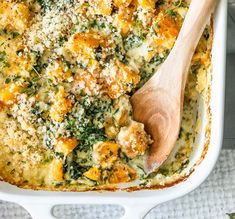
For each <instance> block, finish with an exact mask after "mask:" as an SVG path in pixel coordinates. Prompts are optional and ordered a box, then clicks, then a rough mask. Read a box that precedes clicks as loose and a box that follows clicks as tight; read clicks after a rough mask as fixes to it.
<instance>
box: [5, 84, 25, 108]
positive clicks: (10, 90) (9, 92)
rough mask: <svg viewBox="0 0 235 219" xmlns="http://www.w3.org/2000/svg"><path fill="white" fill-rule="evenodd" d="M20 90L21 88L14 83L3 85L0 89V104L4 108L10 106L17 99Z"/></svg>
mask: <svg viewBox="0 0 235 219" xmlns="http://www.w3.org/2000/svg"><path fill="white" fill-rule="evenodd" d="M21 88H22V86H20V85H19V84H18V83H16V82H12V83H9V84H6V85H4V87H3V88H1V89H0V102H1V103H2V104H4V105H6V106H11V105H12V104H14V103H15V102H16V101H17V97H18V95H19V94H20V93H21Z"/></svg>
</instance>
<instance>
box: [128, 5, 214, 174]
mask: <svg viewBox="0 0 235 219" xmlns="http://www.w3.org/2000/svg"><path fill="white" fill-rule="evenodd" d="M216 3H217V0H192V2H191V4H190V8H189V11H188V13H187V16H186V18H185V20H184V23H183V26H182V28H181V30H180V33H179V36H178V38H177V40H176V42H175V45H174V47H173V49H172V51H171V53H170V54H169V56H168V57H167V59H166V61H165V62H164V63H163V64H162V66H161V67H160V68H159V70H158V71H157V72H156V73H155V74H154V75H153V76H152V78H150V80H149V81H148V82H147V83H146V84H145V85H144V86H143V87H142V88H140V89H139V90H138V91H137V92H136V93H135V94H134V95H133V96H132V97H131V103H132V106H133V112H134V114H133V115H134V119H135V120H137V121H139V122H142V123H144V124H145V128H146V131H147V132H148V133H149V134H150V135H151V136H152V138H153V140H154V143H153V144H152V145H151V147H150V149H149V152H148V154H147V158H146V169H147V171H148V172H152V171H153V170H155V169H156V168H158V167H159V166H160V165H162V164H163V163H164V162H165V160H166V159H167V158H168V156H169V155H170V153H171V151H172V149H173V148H174V145H175V143H176V140H177V138H178V134H179V130H180V123H181V117H182V111H183V101H184V91H185V85H186V82H187V77H188V72H189V67H190V63H191V59H192V56H193V54H194V52H195V49H196V47H197V44H198V42H199V40H200V37H201V36H202V33H203V31H204V29H205V26H206V24H207V23H208V21H209V20H210V17H211V14H212V12H213V11H214V8H215V6H216Z"/></svg>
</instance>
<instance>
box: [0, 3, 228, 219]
mask: <svg viewBox="0 0 235 219" xmlns="http://www.w3.org/2000/svg"><path fill="white" fill-rule="evenodd" d="M199 1H200V0H199ZM226 21H227V1H226V0H221V1H220V3H219V5H218V7H217V11H216V13H215V15H214V22H213V23H214V41H213V49H212V65H213V70H212V74H211V75H212V77H211V78H212V79H211V80H212V81H211V98H209V99H210V100H209V101H210V102H209V105H210V109H209V114H210V115H211V116H208V107H206V106H203V104H202V105H201V107H200V112H201V113H200V116H201V121H202V125H201V131H200V135H199V136H198V139H197V144H198V146H197V147H196V148H197V149H196V150H195V151H194V153H193V156H192V157H191V160H190V166H191V167H192V166H196V168H195V171H193V173H192V174H191V175H190V176H189V177H188V178H187V179H185V180H183V181H181V182H179V183H178V184H175V185H172V186H170V187H166V188H162V189H158V190H157V189H156V190H140V191H134V192H125V191H116V192H80V193H75V192H44V191H32V190H24V189H19V188H17V187H15V186H12V185H10V184H8V183H5V182H0V199H2V200H6V201H10V202H15V203H18V204H20V205H22V206H23V207H25V208H26V209H27V210H28V211H29V212H30V214H31V215H32V217H33V218H34V219H49V218H54V217H53V215H52V214H51V210H52V207H53V206H54V205H58V204H117V205H122V206H124V208H125V215H124V216H123V218H126V219H137V218H141V217H143V216H144V215H145V214H146V213H147V212H148V211H149V210H150V209H151V208H153V207H155V206H156V205H158V204H160V203H163V202H166V201H169V200H172V199H175V198H178V197H180V196H183V195H185V194H186V193H189V192H191V191H192V190H194V189H195V188H196V187H198V186H199V185H200V184H201V183H202V182H203V181H204V180H205V179H206V178H207V176H208V175H209V174H210V172H211V171H212V169H213V167H214V165H215V163H216V160H217V158H218V156H219V152H220V149H221V143H222V133H223V110H224V84H225V57H226V49H225V48H226ZM208 130H209V132H208ZM208 133H209V134H208ZM205 147H206V150H205ZM205 151H207V153H206V154H205ZM199 161H200V162H199Z"/></svg>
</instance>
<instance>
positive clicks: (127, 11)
mask: <svg viewBox="0 0 235 219" xmlns="http://www.w3.org/2000/svg"><path fill="white" fill-rule="evenodd" d="M135 10H136V4H135V1H132V2H131V4H130V5H129V6H128V7H126V6H125V5H124V6H120V7H119V9H118V13H117V14H116V16H115V17H114V21H113V25H114V26H115V27H116V28H117V29H118V30H119V31H120V32H121V34H122V35H123V36H126V35H127V34H128V33H129V32H130V30H131V28H132V27H133V25H134V20H135V18H134V12H135Z"/></svg>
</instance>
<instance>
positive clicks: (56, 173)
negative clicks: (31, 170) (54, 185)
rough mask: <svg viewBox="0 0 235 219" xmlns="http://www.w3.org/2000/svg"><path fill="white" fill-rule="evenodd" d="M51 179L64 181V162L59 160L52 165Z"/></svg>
mask: <svg viewBox="0 0 235 219" xmlns="http://www.w3.org/2000/svg"><path fill="white" fill-rule="evenodd" d="M51 177H52V179H53V181H63V178H64V173H63V162H62V161H61V160H59V159H54V160H53V161H52V163H51Z"/></svg>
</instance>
